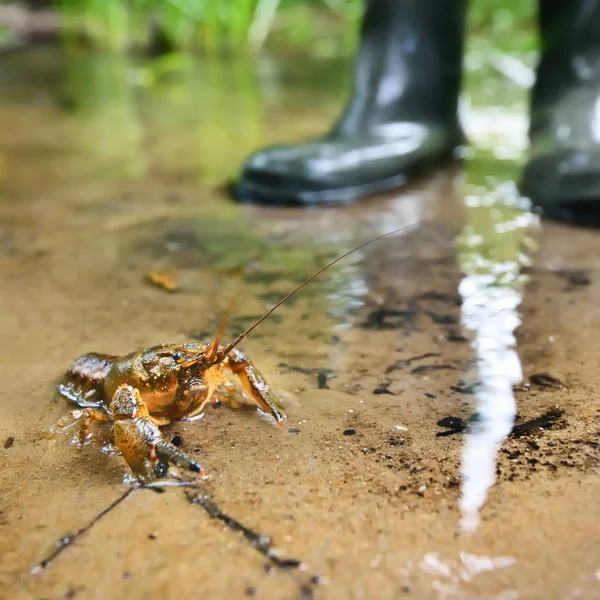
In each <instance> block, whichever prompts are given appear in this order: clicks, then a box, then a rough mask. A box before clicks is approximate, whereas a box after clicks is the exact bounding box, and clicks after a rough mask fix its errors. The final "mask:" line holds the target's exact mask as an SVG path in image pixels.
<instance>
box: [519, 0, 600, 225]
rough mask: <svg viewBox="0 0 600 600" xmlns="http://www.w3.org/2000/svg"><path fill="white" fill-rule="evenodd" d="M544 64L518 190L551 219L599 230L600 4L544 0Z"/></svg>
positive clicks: (541, 18)
mask: <svg viewBox="0 0 600 600" xmlns="http://www.w3.org/2000/svg"><path fill="white" fill-rule="evenodd" d="M539 11H540V12H539V26H540V34H541V47H542V52H541V59H540V63H539V65H538V69H537V79H536V83H535V86H534V89H533V93H532V97H531V125H530V132H529V136H530V142H531V146H530V154H529V158H528V162H527V164H526V166H525V169H524V172H523V179H522V182H521V186H520V187H521V192H522V193H523V194H524V195H526V196H528V197H529V198H530V199H531V201H532V202H533V203H534V204H535V205H537V206H538V207H540V208H541V209H542V212H543V214H544V215H546V216H547V217H549V218H552V219H556V220H561V221H568V222H571V223H575V224H580V225H589V226H598V225H600V0H568V1H567V0H540V2H539Z"/></svg>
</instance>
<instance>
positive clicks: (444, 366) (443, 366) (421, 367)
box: [410, 363, 455, 375]
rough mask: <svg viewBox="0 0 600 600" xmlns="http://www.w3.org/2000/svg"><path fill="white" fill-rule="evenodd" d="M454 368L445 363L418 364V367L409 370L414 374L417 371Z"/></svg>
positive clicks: (426, 371)
mask: <svg viewBox="0 0 600 600" xmlns="http://www.w3.org/2000/svg"><path fill="white" fill-rule="evenodd" d="M454 368H455V367H453V366H452V365H449V364H447V363H443V364H440V365H419V366H418V367H415V368H414V369H411V370H410V372H411V373H413V374H415V375H416V374H417V373H429V372H430V371H451V370H454Z"/></svg>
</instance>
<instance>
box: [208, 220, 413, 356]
mask: <svg viewBox="0 0 600 600" xmlns="http://www.w3.org/2000/svg"><path fill="white" fill-rule="evenodd" d="M422 222H423V220H419V221H416V222H415V223H411V224H410V225H406V226H405V227H400V228H399V229H394V230H393V231H388V232H387V233H383V234H382V235H379V236H377V237H376V238H373V239H370V240H369V241H368V242H364V243H363V244H360V246H356V247H355V248H352V250H348V251H347V252H344V254H341V255H340V256H338V257H337V258H336V259H334V260H332V261H331V262H330V263H328V264H326V265H325V266H324V267H323V268H321V269H319V270H318V271H317V272H316V273H313V274H312V275H311V276H310V277H309V278H308V279H306V280H304V281H303V282H302V283H301V284H300V285H298V286H297V287H296V288H294V289H293V290H292V291H291V292H290V293H289V294H286V295H285V296H284V297H283V298H282V299H281V300H279V302H277V304H275V305H274V306H272V307H271V308H270V309H269V310H268V311H267V312H266V313H265V314H264V315H263V316H262V317H260V318H259V319H257V320H256V321H255V322H254V323H253V324H252V325H250V327H248V329H246V331H242V333H240V335H238V336H237V337H236V338H235V340H233V342H231V343H230V344H228V345H227V346H226V347H225V349H224V350H222V351H221V352H218V350H216V349H215V348H216V347H215V348H213V357H214V358H213V360H212V364H217V363H219V362H221V361H222V360H223V358H224V357H225V356H227V355H228V354H229V353H230V352H231V351H232V350H233V349H234V348H235V347H236V346H237V345H238V344H239V343H240V342H242V341H243V340H244V339H245V338H246V337H247V335H248V334H249V333H250V332H251V331H252V330H253V329H255V328H256V327H258V326H259V325H260V324H261V323H262V322H263V321H264V320H265V319H266V318H267V317H268V316H270V315H271V314H272V313H273V312H275V311H276V310H277V309H278V308H279V307H280V306H281V305H282V304H283V303H284V302H285V301H286V300H288V299H289V298H291V297H292V296H293V295H294V294H296V293H297V292H299V291H300V290H301V289H302V288H303V287H304V286H305V285H306V284H307V283H309V282H311V281H312V280H313V279H314V278H315V277H318V276H319V275H320V274H321V273H323V272H324V271H327V269H329V268H330V267H333V265H335V264H336V263H338V262H340V260H342V259H344V258H346V257H347V256H350V254H353V253H354V252H356V251H357V250H360V249H361V248H364V247H365V246H368V245H369V244H372V243H373V242H377V241H379V240H381V239H383V238H385V237H388V236H390V235H394V234H395V233H400V232H401V231H405V230H407V229H410V228H411V227H416V226H417V225H420V224H421V223H422ZM219 340H220V337H219Z"/></svg>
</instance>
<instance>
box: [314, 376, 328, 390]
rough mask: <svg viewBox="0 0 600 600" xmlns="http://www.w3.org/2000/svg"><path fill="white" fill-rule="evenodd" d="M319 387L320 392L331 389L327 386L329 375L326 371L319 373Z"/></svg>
mask: <svg viewBox="0 0 600 600" xmlns="http://www.w3.org/2000/svg"><path fill="white" fill-rule="evenodd" d="M317 387H318V388H319V389H320V390H328V389H329V386H328V385H327V373H326V372H325V371H319V372H318V373H317Z"/></svg>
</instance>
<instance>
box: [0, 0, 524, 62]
mask: <svg viewBox="0 0 600 600" xmlns="http://www.w3.org/2000/svg"><path fill="white" fill-rule="evenodd" d="M398 1H401V0H398ZM0 4H2V5H4V7H3V8H5V10H6V9H8V8H14V7H16V6H21V7H23V6H25V7H30V8H34V9H40V8H42V9H46V10H48V9H50V10H51V11H53V14H54V15H56V22H57V24H58V28H59V29H60V31H61V33H62V35H63V36H64V39H65V40H66V41H67V42H69V43H71V44H75V43H76V42H81V41H82V40H85V42H86V44H87V45H91V46H93V47H96V48H98V49H105V50H112V51H132V50H135V51H143V50H150V51H157V50H175V51H177V50H179V51H182V50H194V51H210V52H216V51H219V52H234V53H250V52H255V51H257V50H259V49H261V48H264V47H265V46H268V47H271V48H274V47H277V48H278V49H279V50H283V49H287V50H288V51H295V52H303V53H309V54H311V55H318V56H342V55H348V54H351V53H352V52H353V50H354V48H355V43H356V39H357V33H358V26H359V23H360V18H361V14H362V10H363V0H54V1H52V0H29V2H21V3H18V4H15V3H14V2H9V1H7V0H0ZM534 9H535V2H533V0H471V2H470V8H469V26H470V30H471V32H472V33H474V34H476V35H478V36H480V37H481V39H486V40H487V41H488V42H489V43H491V44H499V45H500V46H501V47H503V48H504V49H506V50H512V49H518V50H522V51H526V50H528V49H531V48H532V47H534V45H535V36H534V35H533V33H534V30H535V27H534V25H535V23H534V15H535V12H534ZM2 21H4V23H5V26H4V28H3V32H2V34H1V35H2V37H3V38H4V39H6V37H7V36H9V35H10V31H9V28H8V27H7V26H6V19H3V20H2Z"/></svg>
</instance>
